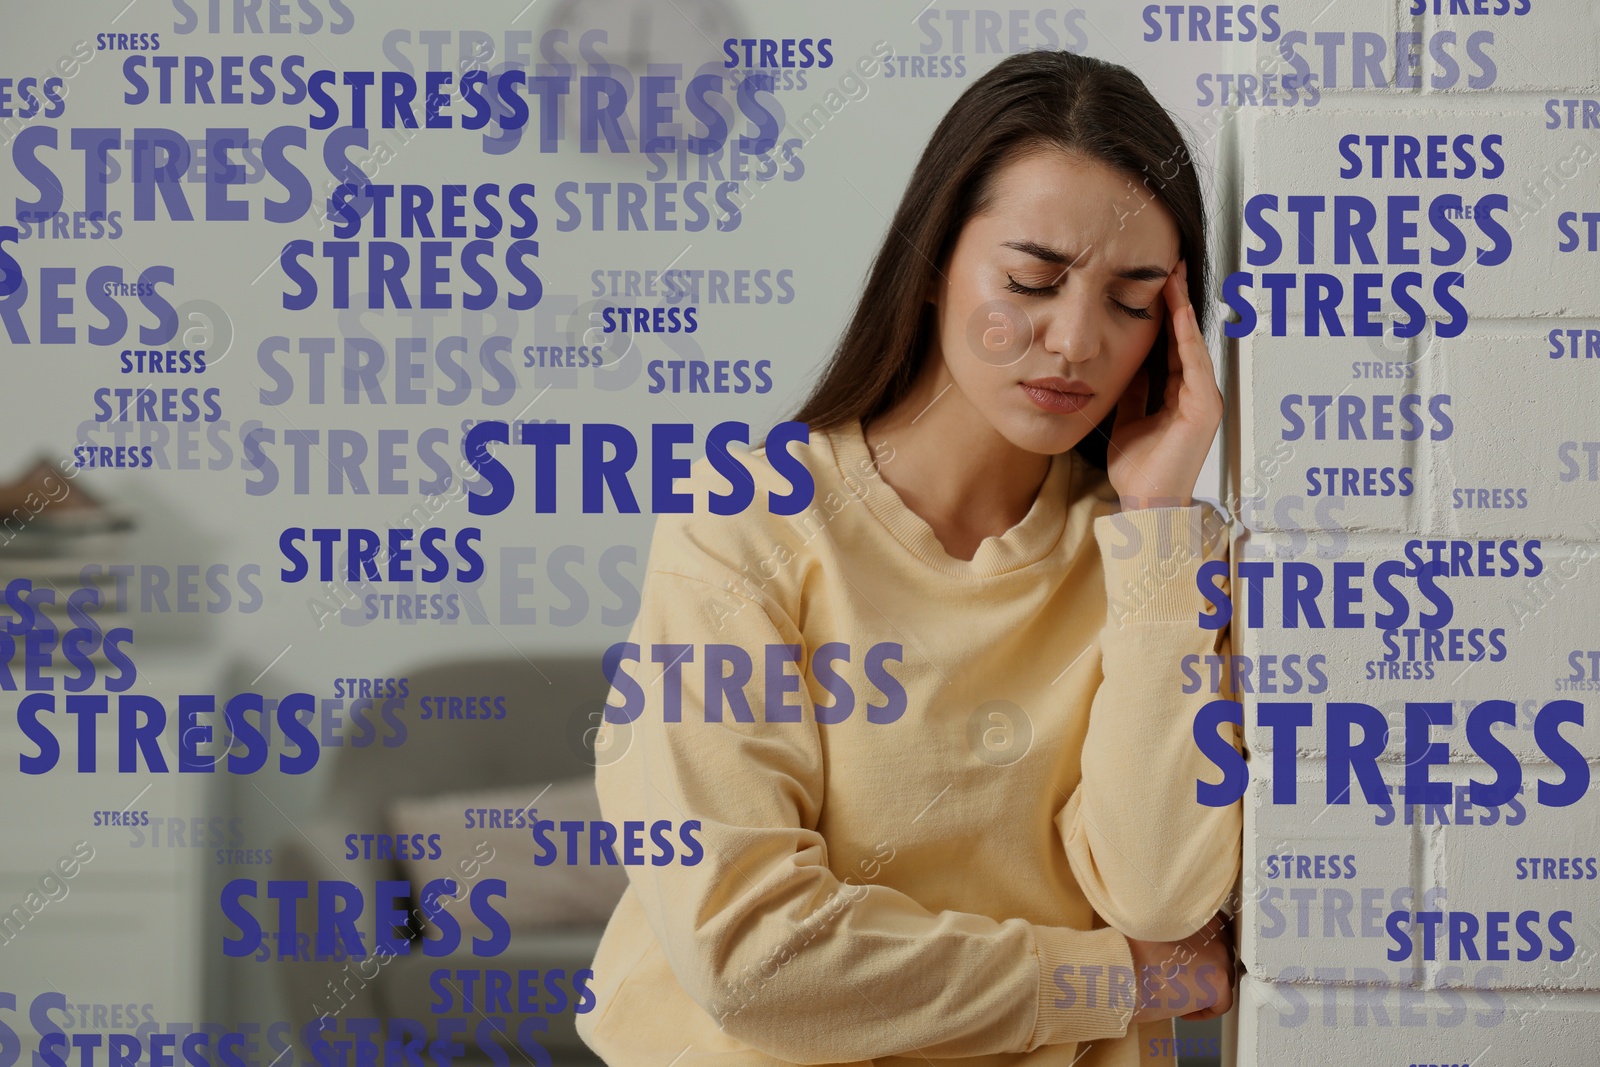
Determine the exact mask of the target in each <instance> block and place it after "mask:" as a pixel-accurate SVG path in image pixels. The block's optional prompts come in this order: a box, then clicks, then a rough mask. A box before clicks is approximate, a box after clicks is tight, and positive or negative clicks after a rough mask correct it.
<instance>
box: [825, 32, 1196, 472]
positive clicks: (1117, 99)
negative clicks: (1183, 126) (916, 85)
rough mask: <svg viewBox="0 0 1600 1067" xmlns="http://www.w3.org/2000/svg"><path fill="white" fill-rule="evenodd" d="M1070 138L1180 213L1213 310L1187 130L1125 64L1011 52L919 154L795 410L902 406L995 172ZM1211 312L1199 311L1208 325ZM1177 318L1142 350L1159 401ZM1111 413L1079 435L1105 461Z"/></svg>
mask: <svg viewBox="0 0 1600 1067" xmlns="http://www.w3.org/2000/svg"><path fill="white" fill-rule="evenodd" d="M1043 147H1055V148H1060V149H1063V150H1065V151H1067V152H1070V153H1072V154H1074V155H1077V156H1080V157H1084V158H1087V159H1092V160H1096V161H1099V162H1102V163H1105V164H1108V165H1109V166H1112V167H1114V168H1116V169H1118V170H1120V171H1123V172H1124V173H1126V174H1127V175H1128V176H1129V177H1130V178H1131V179H1133V180H1135V181H1139V182H1141V183H1142V184H1143V185H1144V188H1145V190H1146V191H1147V192H1148V193H1149V194H1150V195H1152V196H1154V197H1155V199H1156V200H1157V201H1159V202H1160V203H1161V204H1162V205H1163V206H1164V207H1165V208H1166V209H1167V210H1168V211H1169V212H1170V213H1171V215H1172V218H1173V221H1174V222H1176V223H1177V228H1178V238H1179V255H1180V256H1182V257H1183V258H1184V259H1185V260H1187V262H1188V267H1189V299H1190V300H1191V302H1193V304H1194V306H1195V310H1196V311H1197V312H1199V313H1200V314H1201V315H1202V316H1203V315H1204V309H1205V308H1206V300H1205V293H1206V286H1207V263H1206V216H1205V208H1204V205H1203V203H1202V201H1201V196H1200V180H1199V177H1198V175H1197V174H1196V172H1195V166H1194V161H1193V159H1192V157H1191V156H1190V153H1189V148H1188V145H1187V144H1186V143H1185V142H1184V139H1183V134H1182V133H1180V132H1179V131H1178V127H1177V126H1176V125H1175V124H1174V123H1173V121H1172V118H1171V116H1169V115H1168V114H1167V112H1166V109H1164V108H1163V107H1162V106H1161V105H1160V104H1159V103H1157V102H1156V99H1155V98H1154V97H1153V96H1151V95H1150V91H1149V90H1148V89H1146V88H1145V86H1144V83H1143V82H1142V81H1140V80H1139V78H1138V76H1137V75H1135V74H1134V73H1133V72H1132V71H1130V70H1128V69H1127V68H1126V67H1122V66H1118V65H1117V64H1115V63H1107V62H1105V61H1104V60H1100V59H1094V58H1092V57H1089V56H1079V55H1074V54H1072V53H1070V52H1024V53H1021V54H1018V55H1014V56H1011V57H1009V58H1007V59H1005V60H1002V61H1001V62H1000V63H999V64H998V65H996V66H995V67H994V68H993V69H992V70H990V71H989V72H988V73H987V74H985V75H984V76H983V77H981V78H979V79H978V80H977V81H975V82H973V83H972V85H971V86H969V87H968V88H967V91H966V92H964V93H962V94H961V97H960V99H958V100H957V101H956V102H955V105H954V106H952V107H951V108H950V110H949V112H947V113H946V114H945V116H944V118H943V119H942V120H941V121H940V123H939V126H938V128H937V129H935V130H934V131H933V137H932V138H931V139H930V140H929V141H928V147H927V148H925V149H924V150H923V152H922V158H921V159H920V160H918V162H917V166H916V169H915V170H914V171H912V173H911V181H910V182H909V184H907V186H906V191H905V195H904V196H902V197H901V199H900V207H899V209H898V210H896V212H895V216H894V221H893V222H892V223H891V224H890V226H889V232H888V233H887V234H885V235H884V239H883V245H882V247H881V248H879V250H878V255H877V258H876V259H874V260H873V263H872V270H871V272H870V273H869V274H868V275H867V283H866V286H865V288H864V289H863V291H862V294H861V301H860V303H859V304H857V305H856V311H855V315H854V316H853V317H852V318H851V320H850V325H849V326H848V327H846V328H845V331H844V334H843V336H842V337H841V338H840V340H839V346H838V348H837V349H836V350H835V351H834V354H833V358H832V360H831V361H830V362H829V364H828V366H827V368H826V369H825V370H824V371H823V373H822V377H821V379H820V380H819V381H818V383H817V385H816V387H815V388H814V389H813V390H812V392H811V395H810V397H808V398H807V399H806V401H805V403H804V404H803V405H801V408H800V411H799V413H798V414H797V415H795V416H794V418H795V420H796V421H798V422H804V423H806V424H808V425H809V426H810V427H811V429H813V430H829V429H833V428H835V427H838V426H845V425H849V424H850V423H851V422H854V421H857V420H860V421H862V422H869V421H871V420H872V419H874V418H876V417H877V416H879V415H881V414H883V413H884V412H885V411H888V410H889V409H890V408H892V407H893V406H894V405H895V404H897V403H898V402H899V401H900V400H901V399H902V398H903V397H904V396H905V395H906V393H907V392H908V391H909V390H910V388H911V384H912V382H913V381H914V380H915V378H916V376H917V373H918V372H919V371H920V370H921V363H922V359H923V357H924V356H925V354H926V353H927V351H928V348H929V340H930V338H931V337H932V336H933V333H934V328H935V319H934V314H933V307H932V305H931V304H929V303H928V301H927V294H928V293H930V292H931V291H932V290H933V281H934V277H935V275H936V274H940V273H941V272H942V271H943V268H944V265H945V263H946V262H947V261H948V259H949V255H950V251H951V249H952V248H953V247H954V245H955V242H956V238H957V237H958V236H959V234H960V232H961V227H962V226H963V225H965V224H966V221H967V220H968V219H969V218H971V217H972V216H973V215H975V214H977V213H978V212H980V211H981V210H982V209H983V207H984V205H985V198H986V196H987V195H988V192H989V186H990V183H991V180H992V179H993V177H994V175H995V173H996V172H997V171H998V170H999V169H1000V167H1001V166H1002V165H1003V164H1004V163H1006V162H1008V161H1010V160H1011V159H1014V158H1016V157H1017V156H1018V155H1020V154H1022V153H1023V152H1026V151H1029V150H1032V149H1036V148H1043ZM1203 325H1204V324H1203V323H1202V326H1203ZM1166 351H1167V328H1166V326H1165V325H1163V327H1162V330H1161V333H1160V335H1159V336H1158V337H1157V338H1156V342H1155V345H1154V347H1153V348H1152V349H1151V350H1150V354H1149V355H1148V356H1147V357H1146V359H1145V370H1146V372H1147V373H1148V374H1149V376H1150V401H1149V403H1150V408H1149V410H1152V411H1153V410H1155V408H1156V407H1159V405H1160V403H1161V397H1162V393H1163V391H1164V389H1165V385H1166V368H1167V357H1166ZM1114 414H1115V413H1114V412H1113V415H1111V416H1107V418H1106V421H1104V422H1102V423H1101V424H1100V425H1099V426H1098V427H1096V428H1095V429H1094V430H1092V431H1090V433H1089V435H1088V436H1087V437H1085V438H1084V440H1083V441H1082V442H1080V443H1079V444H1078V446H1077V450H1078V451H1079V452H1080V453H1081V454H1083V455H1084V456H1085V457H1086V458H1088V459H1089V460H1090V461H1091V462H1093V463H1095V464H1096V465H1097V466H1101V467H1104V466H1105V452H1106V445H1107V441H1108V435H1109V433H1110V429H1111V422H1112V419H1113V417H1114Z"/></svg>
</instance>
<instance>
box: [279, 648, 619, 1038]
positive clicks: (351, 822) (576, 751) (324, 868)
mask: <svg viewBox="0 0 1600 1067" xmlns="http://www.w3.org/2000/svg"><path fill="white" fill-rule="evenodd" d="M403 674H404V677H406V678H407V679H408V689H409V693H408V696H407V697H406V698H405V700H404V709H403V710H402V711H401V712H400V713H399V714H400V718H401V721H403V722H404V723H405V726H406V737H405V740H404V742H403V743H402V744H399V745H397V746H395V747H385V746H384V745H383V744H381V743H371V744H367V745H366V746H364V747H354V746H351V745H348V744H347V745H345V746H342V747H337V748H332V749H327V750H325V753H324V758H328V759H329V760H330V765H329V767H328V768H327V775H328V784H327V791H326V794H325V801H324V802H323V803H322V804H321V805H319V806H318V809H317V813H316V815H315V817H313V818H311V819H309V820H301V821H300V822H299V824H298V827H297V832H293V833H290V834H287V835H285V836H284V837H282V838H281V839H280V840H279V841H278V842H277V845H276V850H275V855H276V857H277V858H276V859H275V861H274V870H273V871H272V877H273V878H286V879H307V880H310V881H317V880H325V879H333V880H345V881H349V882H354V883H355V884H356V885H358V886H361V887H362V891H363V893H364V894H365V895H366V901H367V904H366V913H365V914H364V915H363V916H362V917H361V918H360V919H359V920H357V923H356V926H357V928H358V929H359V930H361V931H362V936H363V938H367V937H370V935H371V931H372V930H373V928H374V921H373V917H372V910H373V906H374V905H373V900H374V886H375V884H376V882H377V881H379V880H386V879H401V878H404V877H406V875H405V874H404V873H403V872H402V868H401V864H400V863H399V862H397V861H395V860H392V859H376V858H373V859H366V858H356V859H347V858H346V856H347V850H346V844H345V839H346V836H347V835H349V834H362V833H383V832H398V833H410V832H411V829H410V828H408V827H402V826H394V825H392V824H391V807H392V805H393V804H394V803H395V802H396V801H397V800H400V799H402V798H423V797H434V796H438V795H440V794H452V793H462V792H466V791H479V790H493V789H497V788H500V789H504V788H505V787H518V791H519V793H520V791H521V789H522V787H526V788H527V792H528V795H529V796H530V797H532V796H534V795H536V794H537V793H538V792H539V790H540V789H541V788H542V787H543V786H545V785H548V784H551V783H565V782H571V781H572V780H574V779H579V780H587V781H588V782H589V783H590V788H592V787H593V785H592V783H593V778H594V758H593V755H592V750H591V748H590V746H589V744H588V740H589V739H590V738H592V736H593V734H592V730H593V728H594V727H595V726H597V725H598V724H599V713H600V710H601V708H602V707H603V706H604V703H605V699H606V695H607V693H608V691H609V687H608V686H607V685H606V683H605V681H604V678H603V676H602V674H601V670H600V664H599V660H598V658H597V657H568V658H558V657H541V658H537V659H534V660H529V659H524V658H520V657H517V656H507V657H500V658H493V659H480V660H472V661H458V662H448V663H441V664H436V665H432V666H425V667H422V668H420V669H417V670H414V671H409V672H403ZM396 676H397V677H398V676H400V672H397V675H396ZM325 695H326V694H325ZM435 696H444V697H447V698H448V697H450V696H460V697H467V696H490V697H491V698H492V697H496V696H503V697H504V698H505V700H504V706H505V710H506V714H505V717H504V718H503V719H495V718H489V719H484V720H465V721H463V720H454V719H447V720H445V721H439V720H438V719H437V718H436V717H430V718H429V719H428V720H424V719H423V718H422V715H423V709H422V704H421V702H422V700H423V699H424V698H427V697H435ZM379 703H380V704H381V701H380V702H379ZM347 706H348V704H347ZM430 710H431V709H430ZM372 718H373V719H374V720H375V722H376V724H377V725H378V727H379V734H380V736H382V735H388V736H392V733H393V731H392V729H385V728H384V726H383V720H382V719H381V718H380V717H379V716H376V715H374V716H372ZM457 818H458V819H459V818H460V816H459V815H458V816H457ZM456 826H457V828H458V833H459V832H460V827H461V822H459V821H458V822H457V823H456ZM466 836H467V837H471V836H472V834H471V832H470V831H468V832H466ZM529 847H530V848H531V845H530V846H529ZM456 851H457V852H460V850H459V849H457V850H456ZM446 858H447V859H450V858H453V857H451V856H447V857H446ZM497 861H498V854H497V860H496V861H491V862H490V863H488V864H487V865H485V866H484V867H483V870H482V873H481V874H480V875H479V878H480V879H481V878H493V877H506V878H507V879H508V881H509V880H510V878H511V877H515V876H516V875H517V873H518V872H517V871H515V870H511V869H507V868H508V866H509V865H508V864H506V863H505V861H499V862H501V863H502V866H501V868H500V869H498V870H496V869H495V862H497ZM559 870H560V868H558V867H549V868H540V869H539V870H538V871H537V872H527V871H524V872H522V873H523V874H524V875H526V874H528V873H536V875H537V876H539V877H542V876H543V875H545V873H546V872H550V873H551V875H553V876H558V872H559ZM417 888H419V887H418V886H416V885H415V884H414V886H413V893H414V895H413V899H412V905H413V906H414V905H415V904H416V899H415V892H416V890H417ZM312 895H313V897H314V896H315V892H314V891H313V894H312ZM612 903H614V901H613V902H612ZM311 904H312V902H311V901H300V902H299V912H298V914H297V921H298V928H299V929H300V930H313V929H315V919H314V915H313V912H312V907H311ZM271 906H275V902H269V901H265V900H262V901H258V902H257V903H256V905H255V909H254V910H255V911H256V912H257V913H258V914H262V915H270V914H271V912H269V911H268V910H267V909H268V908H269V907H271ZM454 907H459V908H461V909H466V908H467V902H466V901H465V900H462V901H460V902H458V903H457V904H456V905H454ZM603 928H604V921H603V919H602V920H599V921H591V922H589V923H586V924H583V925H550V926H541V927H533V928H522V929H517V928H513V930H512V936H511V941H510V945H509V946H508V947H507V948H506V950H505V951H504V952H501V953H499V954H497V955H495V956H492V957H478V956H474V955H473V954H472V950H471V933H470V932H468V933H466V934H464V935H463V936H462V938H461V943H460V945H459V947H458V948H457V950H456V951H455V953H454V954H453V955H450V956H445V957H433V956H425V955H423V954H422V952H421V946H420V945H417V944H415V943H413V945H412V951H411V952H410V954H407V955H403V956H393V957H391V958H388V959H386V960H384V961H383V963H382V965H381V966H379V965H378V963H377V957H374V959H372V960H369V961H367V962H366V963H365V964H363V963H361V962H360V961H350V960H281V961H280V960H273V961H270V965H271V966H272V967H274V968H275V969H276V971H277V981H278V984H279V988H280V990H281V991H282V994H283V997H284V1003H285V1005H286V1007H287V1011H288V1019H289V1021H290V1022H291V1023H292V1024H293V1026H294V1032H295V1033H296V1034H297V1035H299V1034H303V1033H304V1032H305V1028H306V1026H307V1024H309V1023H313V1022H315V1021H317V1020H318V1019H319V1018H320V1017H322V1016H323V1015H324V1014H325V1013H326V1014H329V1015H331V1016H332V1029H331V1030H329V1031H327V1034H326V1036H327V1039H328V1040H329V1041H331V1042H335V1043H338V1042H346V1041H350V1040H351V1039H352V1034H351V1032H350V1028H349V1027H348V1026H347V1025H346V1020H350V1019H356V1020H368V1019H377V1020H379V1022H380V1026H381V1029H380V1031H379V1034H378V1040H379V1041H382V1040H384V1039H386V1038H387V1037H389V1036H390V1029H391V1027H390V1024H389V1020H395V1019H399V1020H408V1019H409V1020H417V1021H420V1022H421V1023H422V1024H423V1026H424V1027H425V1028H426V1032H427V1035H428V1037H427V1040H428V1041H432V1040H433V1038H434V1036H435V1034H436V1033H437V1028H438V1025H439V1022H440V1020H441V1019H445V1018H453V1019H462V1020H465V1023H466V1030H465V1033H463V1034H460V1035H459V1036H456V1037H455V1040H456V1041H459V1042H460V1043H461V1044H462V1045H463V1046H464V1047H465V1054H464V1055H463V1056H462V1058H460V1059H458V1060H456V1062H471V1061H473V1060H475V1059H476V1060H480V1061H482V1062H488V1059H487V1057H485V1056H484V1055H483V1053H482V1051H481V1050H480V1046H479V1044H478V1043H477V1041H479V1040H482V1038H481V1037H478V1036H477V1035H478V1034H479V1033H480V1032H479V1030H478V1027H479V1026H480V1025H481V1024H483V1023H484V1022H485V1021H486V1020H487V1019H488V1018H489V1017H493V1018H496V1019H504V1020H505V1029H506V1033H507V1035H508V1036H507V1038H506V1040H504V1041H502V1042H497V1043H500V1044H501V1045H502V1047H503V1048H505V1049H506V1050H507V1054H508V1055H509V1058H510V1062H511V1063H519V1062H532V1063H542V1062H543V1060H542V1059H541V1058H540V1057H538V1056H537V1054H534V1055H532V1056H527V1055H526V1053H524V1054H521V1055H519V1053H518V1051H517V1050H516V1047H515V1043H514V1042H515V1038H516V1036H517V1035H518V1034H519V1032H520V1033H522V1034H523V1035H524V1036H529V1035H531V1037H532V1038H533V1040H535V1041H537V1043H538V1044H539V1045H541V1046H542V1047H543V1048H545V1049H546V1050H548V1052H549V1053H550V1057H551V1062H553V1064H555V1065H556V1067H562V1065H568V1064H571V1065H578V1064H597V1063H600V1062H601V1061H600V1060H599V1059H598V1058H596V1057H594V1055H593V1054H592V1053H590V1052H589V1051H588V1050H587V1048H586V1047H585V1046H584V1045H583V1042H582V1041H581V1040H580V1039H579V1038H578V1036H577V1033H576V1030H575V1028H574V1018H575V1016H574V1014H573V1010H572V1005H571V1004H568V1005H567V1007H566V1009H565V1010H564V1011H561V1012H558V1013H553V1014H549V1015H546V1014H544V1013H543V1012H542V1011H536V1012H533V1013H522V1012H518V1011H513V1012H512V1014H511V1015H509V1016H508V1015H506V1014H505V1013H504V1012H503V1011H499V1010H494V1005H493V1004H488V1003H486V1002H485V1001H483V1000H482V999H481V990H482V988H483V986H482V985H481V981H482V980H481V979H479V981H480V985H479V986H478V990H479V991H480V999H478V1005H477V1009H478V1010H477V1011H466V1012H463V1011H462V1010H461V1004H460V1001H459V999H455V1001H454V1003H453V1004H452V1008H453V1010H451V1011H447V1012H444V1013H442V1014H435V1013H434V1011H433V1009H432V1007H431V1005H433V1004H435V1003H437V990H436V989H434V988H430V976H431V975H433V974H434V972H435V971H438V970H440V969H444V968H447V969H449V970H450V971H451V972H453V974H454V975H456V977H455V978H454V980H453V981H452V983H451V985H452V987H453V988H454V989H456V990H459V989H460V985H461V983H460V978H459V974H458V972H460V971H476V972H480V974H481V973H482V972H485V971H488V970H499V971H506V972H511V973H512V974H513V975H515V974H516V973H517V972H520V971H526V970H537V971H538V972H540V976H541V977H542V976H543V975H544V974H546V973H547V972H549V971H550V970H552V969H555V968H560V969H562V970H564V971H565V972H566V975H567V976H568V977H567V982H566V988H567V989H568V990H569V991H570V990H571V988H572V986H571V976H572V975H573V974H574V973H575V972H576V971H578V970H581V969H584V968H587V967H589V966H590V964H591V963H592V961H593V958H594V953H595V949H596V947H597V945H598V944H599V939H600V934H601V932H602V930H603ZM371 948H372V945H371V944H370V942H369V943H368V949H369V951H370V950H371ZM514 988H515V987H513V990H514ZM540 988H541V989H542V985H541V986H540ZM453 999H454V998H453ZM538 999H539V1000H540V1001H542V1002H543V1001H545V1000H546V998H545V997H544V996H543V995H542V994H541V995H540V996H539V998H538ZM517 1006H518V1005H517V1003H516V997H515V995H513V996H512V998H511V1007H512V1008H516V1007H517ZM541 1020H542V1021H541ZM357 1025H358V1026H367V1025H369V1024H366V1023H358V1024H357ZM541 1026H547V1027H548V1029H547V1030H543V1031H541V1030H540V1029H539V1028H540V1027H541ZM489 1039H490V1040H496V1039H495V1038H494V1037H493V1035H490V1036H489ZM303 1048H304V1044H303V1043H302V1049H303ZM334 1062H336V1063H337V1062H348V1063H351V1064H355V1063H357V1062H360V1061H359V1060H358V1059H357V1058H356V1057H354V1056H351V1057H350V1058H348V1059H345V1058H343V1057H341V1056H337V1055H336V1057H335V1059H334ZM378 1062H382V1063H392V1062H405V1061H404V1060H403V1059H391V1058H390V1057H387V1056H385V1057H384V1059H382V1060H380V1061H378ZM423 1062H424V1063H428V1062H432V1061H431V1059H430V1058H429V1057H428V1055H427V1053H426V1052H424V1053H423Z"/></svg>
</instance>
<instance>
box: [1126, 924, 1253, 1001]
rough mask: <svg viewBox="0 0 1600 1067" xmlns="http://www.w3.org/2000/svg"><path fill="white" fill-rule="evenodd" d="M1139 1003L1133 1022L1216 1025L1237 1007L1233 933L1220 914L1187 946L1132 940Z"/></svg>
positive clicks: (1188, 940)
mask: <svg viewBox="0 0 1600 1067" xmlns="http://www.w3.org/2000/svg"><path fill="white" fill-rule="evenodd" d="M1128 948H1129V950H1130V951H1131V953H1132V955H1133V970H1134V974H1136V975H1137V976H1138V987H1139V1003H1138V1007H1137V1008H1135V1009H1134V1013H1133V1022H1135V1023H1146V1022H1157V1021H1159V1020H1161V1019H1171V1018H1174V1017H1182V1018H1184V1019H1188V1020H1190V1021H1193V1022H1199V1021H1202V1020H1205V1019H1214V1018H1216V1017H1217V1016H1219V1015H1222V1014H1224V1013H1226V1012H1227V1011H1228V1009H1229V1008H1231V1007H1232V1006H1233V931H1232V929H1231V928H1230V926H1229V925H1228V922H1227V920H1226V917H1225V916H1223V915H1222V914H1221V913H1220V912H1219V913H1218V914H1217V915H1216V916H1214V917H1213V918H1212V920H1211V921H1210V922H1208V923H1206V925H1205V926H1203V927H1201V928H1200V929H1199V930H1197V931H1195V932H1194V933H1192V934H1190V935H1189V936H1188V937H1186V938H1184V939H1183V940H1182V941H1135V940H1134V939H1133V938H1131V937H1130V938H1128Z"/></svg>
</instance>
